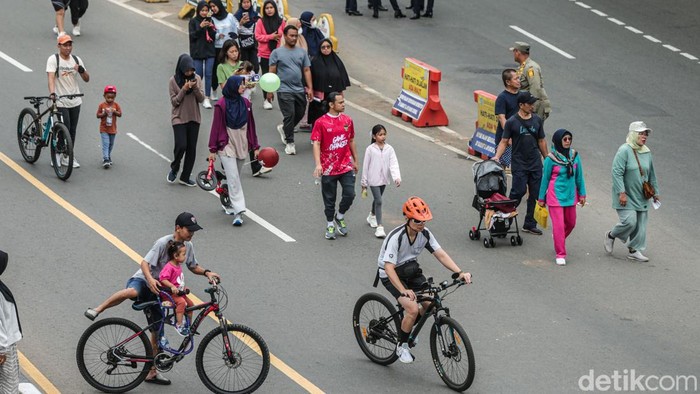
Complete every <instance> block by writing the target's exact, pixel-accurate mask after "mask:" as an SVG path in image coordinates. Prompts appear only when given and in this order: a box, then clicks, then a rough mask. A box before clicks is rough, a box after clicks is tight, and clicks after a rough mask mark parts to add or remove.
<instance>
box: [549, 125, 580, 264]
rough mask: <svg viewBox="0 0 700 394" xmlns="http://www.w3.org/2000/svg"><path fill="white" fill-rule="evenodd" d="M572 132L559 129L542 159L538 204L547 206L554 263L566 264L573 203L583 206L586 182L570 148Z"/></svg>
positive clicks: (577, 159) (574, 212) (574, 214)
mask: <svg viewBox="0 0 700 394" xmlns="http://www.w3.org/2000/svg"><path fill="white" fill-rule="evenodd" d="M572 140H573V135H572V134H571V132H570V131H568V130H564V129H559V130H557V131H556V132H555V133H554V135H553V136H552V150H551V151H550V152H549V155H548V156H547V157H546V158H545V159H544V169H543V170H542V183H541V185H540V196H539V199H538V204H540V206H541V207H544V206H545V203H546V204H547V206H548V207H549V217H550V218H551V219H552V238H553V239H554V252H555V253H556V263H557V265H566V238H567V237H568V236H569V234H571V232H572V231H573V230H574V227H576V204H577V203H580V204H581V206H584V205H586V184H585V182H584V180H583V167H581V157H580V156H579V155H578V152H576V151H575V150H574V149H573V148H571V142H572Z"/></svg>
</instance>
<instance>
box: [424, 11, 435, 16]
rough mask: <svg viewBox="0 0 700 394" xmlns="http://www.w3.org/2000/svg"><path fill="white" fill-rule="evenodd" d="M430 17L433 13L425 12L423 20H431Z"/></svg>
mask: <svg viewBox="0 0 700 394" xmlns="http://www.w3.org/2000/svg"><path fill="white" fill-rule="evenodd" d="M432 17H433V12H432V11H430V12H426V13H425V14H423V18H432Z"/></svg>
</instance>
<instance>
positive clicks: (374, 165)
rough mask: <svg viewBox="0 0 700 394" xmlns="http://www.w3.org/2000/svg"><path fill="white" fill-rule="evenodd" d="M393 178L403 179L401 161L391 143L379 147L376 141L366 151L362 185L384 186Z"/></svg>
mask: <svg viewBox="0 0 700 394" xmlns="http://www.w3.org/2000/svg"><path fill="white" fill-rule="evenodd" d="M391 180H394V181H396V180H401V171H400V170H399V161H398V159H396V152H394V148H392V147H391V145H389V144H386V143H385V144H384V148H383V149H379V146H377V144H376V143H373V144H371V145H370V146H368V147H367V150H366V151H365V158H364V160H363V164H362V180H361V185H362V187H369V186H384V185H388V184H389V182H390V181H391Z"/></svg>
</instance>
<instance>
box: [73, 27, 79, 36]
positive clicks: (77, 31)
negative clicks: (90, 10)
mask: <svg viewBox="0 0 700 394" xmlns="http://www.w3.org/2000/svg"><path fill="white" fill-rule="evenodd" d="M73 35H74V36H79V35H80V25H75V26H73Z"/></svg>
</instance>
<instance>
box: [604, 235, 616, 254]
mask: <svg viewBox="0 0 700 394" xmlns="http://www.w3.org/2000/svg"><path fill="white" fill-rule="evenodd" d="M613 245H615V238H610V231H608V232H607V233H605V240H604V241H603V247H604V248H605V251H606V252H607V253H608V254H610V253H612V252H613Z"/></svg>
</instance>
